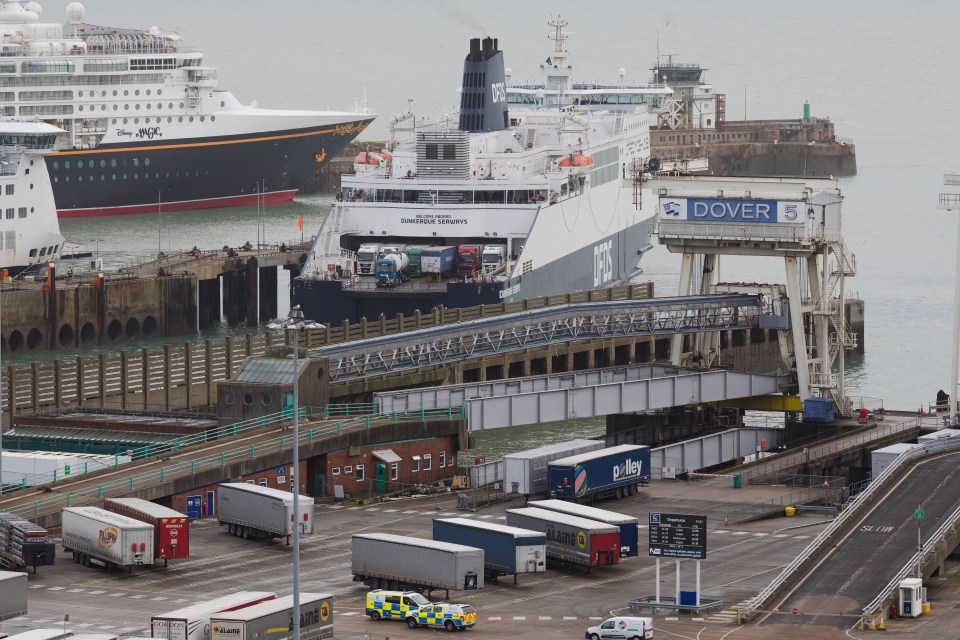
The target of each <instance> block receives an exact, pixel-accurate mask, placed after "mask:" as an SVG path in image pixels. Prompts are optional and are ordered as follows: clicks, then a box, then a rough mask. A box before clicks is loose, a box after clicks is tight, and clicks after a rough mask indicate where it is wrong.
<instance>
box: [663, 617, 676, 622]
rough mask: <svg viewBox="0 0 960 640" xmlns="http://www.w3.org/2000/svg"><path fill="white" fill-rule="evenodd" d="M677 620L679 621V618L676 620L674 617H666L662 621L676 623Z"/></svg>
mask: <svg viewBox="0 0 960 640" xmlns="http://www.w3.org/2000/svg"><path fill="white" fill-rule="evenodd" d="M679 619H680V618H677V617H676V616H674V617H669V616H668V617H666V618H664V620H666V621H667V622H676V621H677V620H679Z"/></svg>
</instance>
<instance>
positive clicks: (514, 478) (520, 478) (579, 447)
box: [503, 439, 604, 496]
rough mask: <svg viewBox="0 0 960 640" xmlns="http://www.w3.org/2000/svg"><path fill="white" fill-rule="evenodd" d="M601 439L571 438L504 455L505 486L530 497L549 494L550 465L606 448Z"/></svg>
mask: <svg viewBox="0 0 960 640" xmlns="http://www.w3.org/2000/svg"><path fill="white" fill-rule="evenodd" d="M603 447H604V443H603V441H601V440H587V439H578V440H569V441H567V442H557V443H554V444H548V445H546V446H543V447H537V448H536V449H528V450H527V451H518V452H516V453H510V454H507V455H505V456H503V474H504V482H505V489H506V490H507V492H508V493H518V494H520V495H525V496H530V495H536V494H546V493H547V486H548V485H547V464H549V463H550V462H552V461H554V460H558V459H560V458H566V457H567V456H573V455H576V454H578V453H587V452H588V451H596V450H597V449H603Z"/></svg>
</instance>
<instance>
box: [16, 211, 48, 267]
mask: <svg viewBox="0 0 960 640" xmlns="http://www.w3.org/2000/svg"><path fill="white" fill-rule="evenodd" d="M10 211H13V209H10ZM7 217H8V218H9V217H12V216H7ZM45 255H47V248H46V247H40V257H41V258H42V257H43V256H45Z"/></svg>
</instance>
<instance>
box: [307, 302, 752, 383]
mask: <svg viewBox="0 0 960 640" xmlns="http://www.w3.org/2000/svg"><path fill="white" fill-rule="evenodd" d="M769 313H770V312H769V311H767V312H764V311H763V310H762V308H761V300H760V296H755V295H740V294H728V295H712V296H684V297H676V298H655V299H652V300H624V301H616V302H589V303H579V304H570V305H560V306H555V307H545V308H542V309H535V310H532V311H522V312H519V313H515V314H509V315H500V316H496V317H491V318H481V319H479V320H471V321H469V322H461V323H457V324H455V325H444V326H441V327H432V328H429V329H420V330H417V331H408V332H405V333H401V334H396V335H390V336H382V337H377V338H369V339H366V340H358V341H355V342H349V343H343V344H338V345H333V346H329V347H322V348H319V349H313V350H311V352H310V353H311V355H313V356H317V357H324V358H327V359H328V360H329V362H330V378H331V380H333V381H334V382H336V381H339V380H345V379H352V378H360V377H364V376H368V375H375V374H382V373H388V372H391V371H399V370H406V369H414V368H417V367H421V366H426V365H433V364H442V363H445V362H452V361H457V360H462V359H467V358H475V357H478V356H484V355H490V354H497V353H504V352H508V351H511V350H516V349H528V348H530V347H535V346H542V345H549V344H557V343H562V342H569V341H574V340H585V339H595V340H603V339H609V338H616V337H623V336H653V335H675V334H678V333H680V334H682V333H701V332H708V331H720V330H726V329H740V330H743V329H755V328H759V327H760V317H761V316H762V315H765V314H769Z"/></svg>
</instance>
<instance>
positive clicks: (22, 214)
mask: <svg viewBox="0 0 960 640" xmlns="http://www.w3.org/2000/svg"><path fill="white" fill-rule="evenodd" d="M17 217H18V218H26V217H27V208H26V207H20V208H19V209H17Z"/></svg>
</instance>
